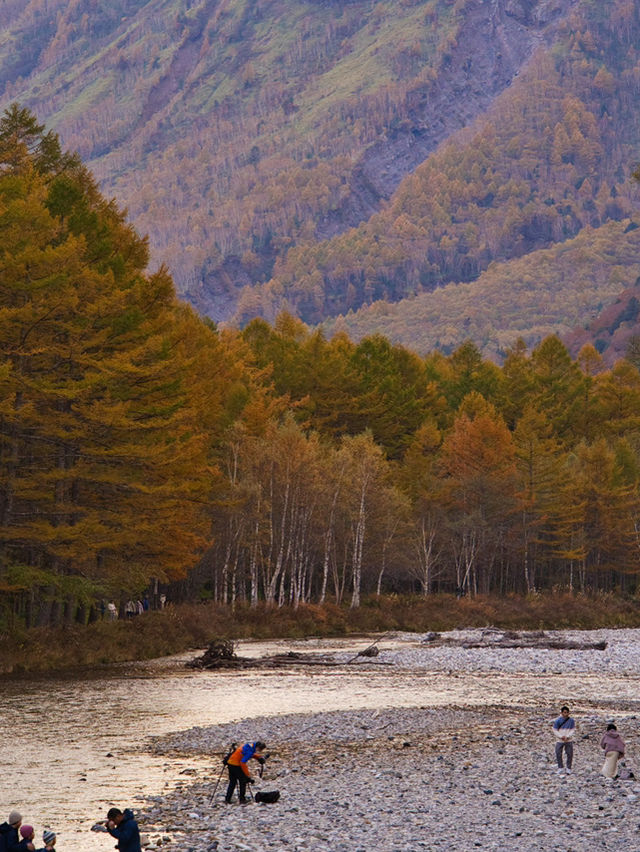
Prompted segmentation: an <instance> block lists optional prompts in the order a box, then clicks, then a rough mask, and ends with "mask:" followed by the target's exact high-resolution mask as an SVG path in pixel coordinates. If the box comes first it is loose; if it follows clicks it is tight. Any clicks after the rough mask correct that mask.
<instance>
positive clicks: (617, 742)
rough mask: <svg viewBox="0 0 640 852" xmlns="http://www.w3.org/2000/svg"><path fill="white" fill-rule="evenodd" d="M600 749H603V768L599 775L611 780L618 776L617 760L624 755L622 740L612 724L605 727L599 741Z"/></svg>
mask: <svg viewBox="0 0 640 852" xmlns="http://www.w3.org/2000/svg"><path fill="white" fill-rule="evenodd" d="M600 748H602V749H604V766H603V767H602V769H601V770H600V774H601V775H604V777H605V778H611V779H613V778H615V777H616V775H617V774H618V760H619V759H620V758H621V757H622V756H623V755H624V740H623V739H622V737H621V736H620V734H619V733H618V729H617V728H616V726H615V725H614V724H613V722H609V724H608V725H607V730H606V731H605V733H604V734H603V735H602V739H601V740H600Z"/></svg>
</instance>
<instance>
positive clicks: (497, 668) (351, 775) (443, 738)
mask: <svg viewBox="0 0 640 852" xmlns="http://www.w3.org/2000/svg"><path fill="white" fill-rule="evenodd" d="M482 635H483V632H482V631H464V632H462V631H456V632H454V633H453V634H448V636H450V637H451V638H452V639H454V640H455V641H457V640H459V639H462V640H464V639H465V637H466V636H468V638H469V641H474V640H475V639H476V638H477V637H478V636H482ZM495 635H496V637H497V638H498V637H499V635H500V634H499V633H498V632H496V634H495ZM554 635H557V636H561V637H565V638H569V639H584V640H587V639H588V640H600V639H604V640H605V641H606V642H607V647H606V649H605V650H600V651H598V650H587V651H578V650H540V649H531V648H526V649H511V648H510V649H505V648H495V647H487V648H463V647H457V646H451V647H449V646H440V647H430V643H429V641H428V640H427V639H426V637H421V636H416V635H413V634H412V635H409V634H406V635H405V634H395V635H394V636H393V637H387V644H388V649H387V650H385V641H382V642H381V643H380V653H379V655H378V657H376V658H373V659H371V660H369V661H367V663H366V664H365V665H367V666H370V667H371V668H370V671H371V677H375V676H376V675H377V673H378V672H382V671H383V670H384V671H385V673H386V676H387V677H389V676H392V674H391V673H392V672H393V671H395V670H399V671H400V670H402V671H403V673H404V674H405V675H406V673H407V671H410V672H415V673H416V678H418V677H419V676H421V677H423V678H425V677H426V678H428V677H429V672H433V673H434V678H435V677H436V676H437V677H440V678H442V677H444V678H447V677H461V676H463V675H464V673H470V674H468V675H466V676H468V677H475V676H476V675H480V676H482V677H484V678H485V679H486V681H485V682H486V683H489V682H490V681H491V678H492V677H494V678H496V679H498V678H500V679H503V680H504V681H505V682H507V683H508V682H510V680H511V679H512V678H513V677H517V678H519V679H520V680H518V681H517V683H518V685H519V684H520V683H524V680H522V679H524V678H526V677H527V676H529V675H530V676H531V677H532V678H533V687H530V689H529V691H528V692H526V699H525V700H523V701H521V702H515V701H509V702H505V703H498V702H495V701H494V700H493V697H492V698H491V700H490V701H489V702H488V703H487V704H485V705H483V704H482V703H481V702H479V701H478V700H477V698H476V699H475V700H474V702H473V706H465V702H464V701H460V702H459V703H458V704H456V706H453V705H451V704H449V705H446V706H429V705H426V704H425V705H422V706H413V707H411V706H406V705H407V700H406V696H404V697H403V700H402V701H399V705H401V706H398V707H389V708H386V709H378V710H367V709H358V710H345V711H333V712H320V713H317V714H313V715H302V714H293V715H287V716H275V717H257V718H251V719H245V720H239V721H238V722H234V723H229V724H225V725H218V726H214V727H209V728H192V729H190V730H188V731H182V732H178V733H175V734H171V735H168V736H165V737H161V738H155V739H154V740H153V741H152V742H151V745H150V747H151V748H152V749H153V751H154V752H156V753H159V754H162V753H166V754H169V753H176V752H179V753H182V754H189V753H193V754H210V755H211V757H212V760H211V767H212V768H211V771H210V772H206V771H204V770H193V772H192V773H190V774H187V775H185V778H184V781H183V782H182V783H181V784H180V785H179V786H178V787H177V788H175V789H173V790H172V791H171V792H169V793H167V794H166V795H162V796H156V797H153V798H152V799H151V800H149V801H148V802H147V805H146V807H145V809H144V810H142V811H141V812H140V814H139V818H140V824H141V828H142V830H143V831H145V832H146V833H147V834H148V837H149V838H150V841H151V843H152V844H153V845H156V844H157V845H158V846H162V847H163V848H165V849H174V850H180V852H213V850H218V852H239V850H247V852H248V850H252V852H261V850H264V852H267V850H268V852H271V850H282V852H422V850H443V852H444V850H456V851H457V850H459V851H460V852H469V850H474V849H485V850H504V851H505V852H507V850H508V851H509V852H511V850H522V852H529V850H530V851H531V852H534V850H536V852H537V850H557V852H591V850H619V849H633V850H638V849H640V831H639V828H638V827H639V823H640V804H639V803H640V771H638V761H637V756H638V753H639V752H638V746H639V745H640V709H638V710H636V705H637V706H638V708H640V703H638V704H637V702H638V699H640V695H639V694H638V687H640V631H638V630H598V631H590V632H588V633H586V632H581V631H562V632H558V633H557V634H554ZM484 636H485V638H488V639H489V641H490V639H491V637H490V636H488V635H487V633H486V632H485V633H484ZM290 644H291V646H292V647H293V646H294V645H296V643H290ZM302 647H303V648H304V650H307V651H313V643H312V642H311V643H309V642H305V643H299V647H296V650H299V648H302ZM336 657H339V655H336ZM352 657H353V654H351V653H346V652H345V653H344V659H339V660H338V661H339V662H344V663H345V664H346V663H347V660H348V659H350V658H352ZM383 667H384V669H383ZM339 671H340V670H339V669H338V670H337V671H336V676H338V677H339ZM547 674H548V675H549V676H551V675H553V676H554V678H555V681H553V683H554V686H555V687H557V690H556V691H558V694H557V696H554V700H550V696H549V694H547V693H544V691H543V690H539V691H538V693H536V689H535V685H536V683H538V684H542V683H544V682H545V681H546V676H547ZM564 674H566V675H567V677H568V680H567V684H568V685H569V686H572V685H573V684H576V683H580V682H581V681H582V680H584V682H586V683H596V681H595V680H591V681H589V678H591V679H593V678H594V677H597V678H598V680H597V686H598V690H599V691H598V695H597V696H595V697H594V701H593V702H592V704H591V705H590V704H589V701H588V700H585V698H584V694H583V696H582V698H581V700H580V702H579V703H578V704H574V703H573V702H572V694H566V692H565V691H564V689H563V685H564V681H563V676H564ZM536 679H537V680H536ZM636 679H637V682H636ZM312 682H313V679H311V681H310V688H313V687H312ZM404 682H405V683H406V679H405V681H404ZM621 682H623V683H625V684H628V688H627V689H625V691H624V694H623V695H621V694H620V693H619V690H618V685H619V684H620V683H621ZM518 691H519V686H518ZM560 693H561V694H560ZM492 696H493V694H492ZM556 698H557V700H555V699H556ZM419 701H420V697H419V695H418V694H417V695H416V704H418V702H419ZM564 701H567V702H569V703H570V704H571V705H572V715H573V716H574V718H575V719H576V722H577V725H578V733H577V736H576V744H575V758H574V774H572V775H564V774H563V775H558V774H557V772H556V767H555V760H554V754H553V747H554V739H553V736H552V733H551V723H552V721H553V719H554V718H555V717H556V716H557V713H558V709H559V705H560V704H561V703H563V702H564ZM636 712H637V714H638V715H636ZM609 718H614V719H615V721H616V723H617V724H618V729H619V731H620V733H621V734H622V736H623V738H624V739H625V741H626V743H627V766H630V767H632V768H633V769H634V771H635V772H636V775H637V776H638V777H637V778H636V779H632V780H629V781H621V780H615V781H613V782H608V781H606V780H605V779H604V778H603V777H602V776H601V775H600V774H599V772H600V767H601V764H602V759H603V758H602V750H601V749H600V747H599V741H600V735H601V733H602V732H603V730H604V729H605V727H606V722H607V720H608V719H609ZM258 738H259V739H263V740H264V741H266V743H267V746H268V750H270V751H271V752H272V754H271V757H270V758H269V760H268V761H267V764H266V766H265V771H264V777H263V779H262V780H261V781H259V782H258V783H257V784H256V785H255V790H256V791H257V790H258V789H261V790H274V789H277V790H279V791H280V795H281V797H280V801H279V802H277V803H276V804H270V805H265V804H255V803H253V802H250V803H249V804H246V805H239V804H232V805H225V804H224V802H223V799H224V792H225V788H226V773H223V774H222V776H221V769H222V766H221V762H220V761H221V758H220V754H221V752H224V750H225V748H226V747H227V746H228V744H229V743H230V742H232V741H238V742H241V741H248V740H253V739H258ZM256 768H257V764H256ZM219 778H220V781H219V785H218V787H217V790H216V791H215V795H213V796H212V794H213V793H214V789H215V787H216V782H217V781H218V779H219Z"/></svg>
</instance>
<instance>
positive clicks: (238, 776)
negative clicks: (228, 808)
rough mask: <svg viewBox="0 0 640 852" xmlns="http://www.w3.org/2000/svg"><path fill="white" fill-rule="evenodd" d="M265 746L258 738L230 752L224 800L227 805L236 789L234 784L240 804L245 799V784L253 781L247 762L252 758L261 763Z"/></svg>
mask: <svg viewBox="0 0 640 852" xmlns="http://www.w3.org/2000/svg"><path fill="white" fill-rule="evenodd" d="M265 748H266V745H265V744H264V743H262V742H260V740H257V741H256V742H255V743H245V744H244V745H243V746H239V747H238V748H237V749H236V750H235V751H234V752H232V753H231V755H230V756H229V758H228V759H227V769H228V770H229V786H228V787H227V795H226V796H225V798H224V800H225V802H226V803H227V804H228V805H230V804H231V797H232V796H233V791H234V790H235V789H236V785H237V787H238V801H239V802H240V803H241V804H242V803H244V802H246V801H247V799H246V797H245V794H246V792H247V784H252V783H253V778H252V777H251V773H250V772H249V767H248V766H247V763H248V762H249V761H250V760H251V759H252V758H253V759H254V760H257V761H258V763H261V764H263V763H264V757H263V756H262V752H263V751H264V750H265Z"/></svg>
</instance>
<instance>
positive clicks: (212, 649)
mask: <svg viewBox="0 0 640 852" xmlns="http://www.w3.org/2000/svg"><path fill="white" fill-rule="evenodd" d="M374 649H375V650H374ZM377 655H378V648H377V647H376V646H375V645H372V646H369V648H366V649H365V650H364V651H360V653H359V654H357V655H356V657H375V656H377ZM356 657H354V658H353V659H351V660H347V661H346V662H345V661H340V662H338V661H336V660H335V659H334V658H333V657H331V656H328V655H327V654H300V653H298V652H296V651H288V652H287V653H284V654H272V655H271V656H268V657H238V656H237V654H236V652H235V647H234V644H233V642H229V641H227V640H225V641H219V640H214V641H213V642H211V644H210V645H209V647H208V648H207V650H206V651H205V652H204V654H203V655H202V656H201V657H196V658H195V659H193V660H190V661H189V662H188V663H187V664H186V665H187V667H188V668H191V669H280V668H291V667H298V666H322V667H325V668H326V667H336V666H345V665H349V664H350V663H352V662H353V661H354V660H355V659H356Z"/></svg>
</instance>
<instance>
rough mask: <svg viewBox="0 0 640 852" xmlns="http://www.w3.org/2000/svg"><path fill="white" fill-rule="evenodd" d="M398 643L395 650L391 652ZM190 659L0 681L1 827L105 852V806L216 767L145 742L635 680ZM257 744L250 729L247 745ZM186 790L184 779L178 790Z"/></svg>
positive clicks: (65, 847) (627, 693) (575, 696)
mask: <svg viewBox="0 0 640 852" xmlns="http://www.w3.org/2000/svg"><path fill="white" fill-rule="evenodd" d="M367 644H368V640H366V639H363V640H361V641H360V642H357V641H356V642H353V641H352V642H347V641H340V640H327V641H324V642H320V643H318V642H314V644H313V648H312V649H310V650H313V651H314V652H317V651H322V650H326V651H329V652H332V651H333V652H335V651H339V650H341V651H344V650H351V649H352V648H353V650H354V653H355V652H357V650H359V649H362V648H364V647H365V646H366V645H367ZM395 644H396V645H399V644H400V641H398V642H396V643H395ZM294 645H295V647H296V649H299V648H300V645H301V643H291V642H278V643H275V642H274V643H240V646H239V647H238V653H239V654H240V655H243V656H248V655H256V656H262V655H264V654H267V653H274V652H276V651H283V650H285V649H287V648H290V647H293V646H294ZM191 656H193V655H191V654H188V655H181V656H177V657H171V658H167V659H164V660H155V661H152V662H149V663H140V664H136V665H123V666H114V667H110V668H108V669H102V670H100V671H99V672H95V671H93V672H83V673H81V674H76V675H73V676H70V675H64V676H59V677H33V678H29V679H20V680H5V681H0V714H1V715H0V718H1V719H2V725H1V729H0V766H2V771H0V821H3V820H5V819H6V818H7V815H8V813H9V811H10V810H11V809H13V808H14V807H16V808H18V809H19V810H20V811H21V812H22V813H23V815H24V817H25V821H28V822H29V823H31V824H33V825H34V826H35V827H36V831H37V840H39V839H40V838H41V836H42V829H43V827H45V826H49V827H51V828H52V829H54V830H56V831H58V832H59V838H58V843H57V846H56V848H57V849H58V850H59V852H91V850H98V849H103V850H111V849H112V848H113V845H114V841H113V839H112V838H110V837H109V836H108V835H106V834H97V833H95V832H91V831H90V828H91V826H92V825H93V824H94V823H95V822H96V821H98V820H99V819H104V815H105V813H106V810H107V809H108V807H110V806H111V805H112V804H117V805H120V806H125V805H127V806H128V805H131V806H133V807H134V808H135V807H136V806H139V805H140V804H141V803H142V802H143V801H144V798H145V797H146V796H148V795H154V794H157V793H161V792H162V791H163V790H166V789H167V788H168V787H170V786H173V785H174V784H175V783H177V782H179V781H184V780H185V777H184V775H180V773H181V771H182V770H184V769H186V768H194V767H195V768H197V769H198V770H199V774H203V773H204V772H205V771H206V770H207V769H208V768H209V767H211V777H212V778H213V779H215V778H217V775H218V767H219V758H216V759H214V760H215V762H214V763H212V761H211V760H210V759H207V758H205V757H203V758H194V757H189V758H177V757H175V758H174V757H170V758H168V757H165V756H162V757H157V756H154V755H152V754H150V753H148V751H147V750H146V747H145V743H146V742H147V740H148V738H149V737H150V736H152V735H159V734H164V733H168V732H170V731H177V730H183V729H186V728H190V727H192V726H194V725H212V724H216V723H221V722H229V721H235V720H239V719H243V718H251V717H255V716H271V715H280V714H284V713H293V712H300V713H313V712H319V711H325V710H346V709H359V708H370V709H381V708H387V707H420V706H425V707H427V706H431V707H437V706H447V705H454V706H457V707H478V706H480V707H481V706H487V705H496V704H497V705H503V706H505V707H509V706H511V707H523V708H542V707H547V706H549V707H553V706H555V705H556V703H557V701H558V696H561V697H563V698H564V697H565V696H571V701H572V706H573V707H575V708H577V707H578V706H579V705H580V704H581V703H582V704H583V706H585V707H587V706H588V707H591V708H594V707H596V706H597V704H598V703H599V702H600V703H601V704H602V706H603V707H607V706H609V705H610V704H611V702H612V701H614V700H615V701H616V702H620V701H625V700H627V701H628V702H629V708H632V707H633V706H634V704H635V702H636V701H637V697H638V695H639V693H638V687H639V683H638V679H637V678H631V677H607V676H603V675H597V676H595V675H593V676H590V675H584V674H569V675H561V674H543V675H540V674H537V675H536V674H517V675H513V674H502V673H500V672H495V671H492V672H488V673H450V674H447V673H442V672H415V671H406V670H405V671H402V670H399V669H397V668H395V667H384V666H379V667H374V666H372V665H367V664H366V663H362V664H360V665H359V666H358V667H344V668H338V669H322V670H320V671H319V670H318V669H311V670H309V669H307V670H298V671H291V670H284V671H283V670H269V671H264V670H260V671H241V672H207V671H204V672H200V671H193V670H191V669H186V668H185V666H184V662H185V660H186V659H189V658H190V657H191ZM254 735H256V736H257V735H259V731H255V732H254V731H253V730H252V726H251V724H250V723H249V724H247V732H246V737H247V739H250V738H251V737H252V736H254ZM186 780H188V778H187V779H186Z"/></svg>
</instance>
